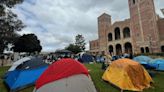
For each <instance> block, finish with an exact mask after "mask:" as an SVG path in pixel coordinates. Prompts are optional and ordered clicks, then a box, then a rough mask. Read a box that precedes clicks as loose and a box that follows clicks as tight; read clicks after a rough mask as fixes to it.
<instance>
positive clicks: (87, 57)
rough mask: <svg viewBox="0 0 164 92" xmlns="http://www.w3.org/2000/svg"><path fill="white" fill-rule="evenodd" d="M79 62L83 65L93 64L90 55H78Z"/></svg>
mask: <svg viewBox="0 0 164 92" xmlns="http://www.w3.org/2000/svg"><path fill="white" fill-rule="evenodd" d="M79 61H80V62H83V63H89V62H93V61H94V58H93V56H92V55H90V54H87V53H83V54H81V55H80V57H79Z"/></svg>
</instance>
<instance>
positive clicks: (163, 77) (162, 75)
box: [85, 64, 164, 92]
mask: <svg viewBox="0 0 164 92" xmlns="http://www.w3.org/2000/svg"><path fill="white" fill-rule="evenodd" d="M85 66H86V67H87V68H88V69H89V70H90V75H91V77H92V80H93V82H94V85H95V87H96V89H97V91H98V92H120V89H119V88H117V87H115V86H113V85H111V84H109V83H107V82H104V81H103V80H102V79H101V77H102V75H103V73H104V71H103V70H101V64H86V65H85ZM153 80H154V85H153V87H152V88H149V89H145V90H144V91H143V92H164V72H157V71H155V76H154V77H153ZM124 92H130V91H124Z"/></svg>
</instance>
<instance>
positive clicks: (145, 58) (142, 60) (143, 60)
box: [133, 56, 152, 64]
mask: <svg viewBox="0 0 164 92" xmlns="http://www.w3.org/2000/svg"><path fill="white" fill-rule="evenodd" d="M133 60H134V61H137V62H139V63H140V64H147V63H149V62H150V61H151V60H152V58H150V57H148V56H137V57H134V58H133Z"/></svg>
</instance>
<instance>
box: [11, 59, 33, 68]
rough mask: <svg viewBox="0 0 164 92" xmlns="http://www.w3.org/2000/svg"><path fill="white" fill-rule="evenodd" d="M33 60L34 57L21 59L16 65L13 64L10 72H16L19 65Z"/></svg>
mask: <svg viewBox="0 0 164 92" xmlns="http://www.w3.org/2000/svg"><path fill="white" fill-rule="evenodd" d="M31 58H32V57H31V56H29V57H24V58H22V59H19V60H18V61H16V62H14V63H13V64H12V66H11V67H10V68H9V70H8V71H13V70H15V69H16V67H17V66H19V65H20V64H22V63H23V62H26V61H28V60H31Z"/></svg>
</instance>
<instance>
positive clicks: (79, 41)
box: [75, 34, 86, 51]
mask: <svg viewBox="0 0 164 92" xmlns="http://www.w3.org/2000/svg"><path fill="white" fill-rule="evenodd" d="M75 40H76V42H75V45H77V46H79V47H80V50H81V51H84V50H85V44H86V43H85V39H84V37H83V36H82V35H80V34H78V35H77V36H76V38H75Z"/></svg>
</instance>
